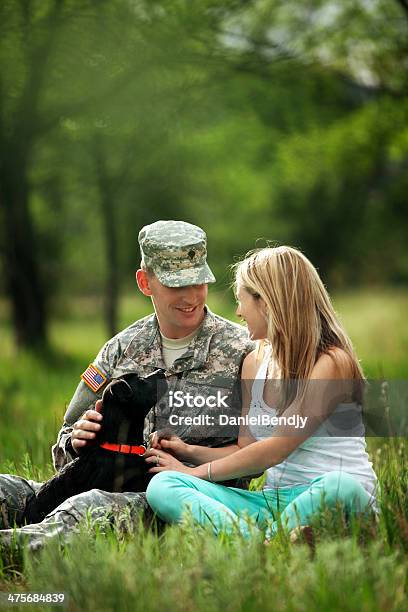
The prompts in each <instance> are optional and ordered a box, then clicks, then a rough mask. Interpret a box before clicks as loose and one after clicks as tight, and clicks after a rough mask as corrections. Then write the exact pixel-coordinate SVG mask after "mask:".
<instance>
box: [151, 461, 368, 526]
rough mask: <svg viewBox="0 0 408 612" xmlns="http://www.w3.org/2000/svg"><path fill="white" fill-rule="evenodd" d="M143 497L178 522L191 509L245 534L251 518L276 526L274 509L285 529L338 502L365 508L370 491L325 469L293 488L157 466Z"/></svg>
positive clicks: (203, 519)
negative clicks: (231, 483) (247, 485)
mask: <svg viewBox="0 0 408 612" xmlns="http://www.w3.org/2000/svg"><path fill="white" fill-rule="evenodd" d="M146 496H147V501H148V503H149V504H150V506H151V508H152V509H153V510H154V512H155V513H156V514H157V515H158V516H159V517H160V518H161V519H163V520H164V521H166V522H168V523H179V522H180V521H181V520H182V517H183V514H184V512H185V511H186V510H187V508H189V509H190V511H191V513H192V516H193V518H194V520H196V521H197V522H198V523H200V524H201V525H204V526H206V525H212V526H213V529H214V533H215V534H218V533H220V532H221V531H224V532H227V533H232V532H236V531H237V530H238V531H239V532H240V533H241V534H242V535H243V536H244V537H249V535H250V529H249V521H248V518H249V519H250V521H251V522H255V523H256V525H257V526H258V527H259V528H261V529H265V528H266V527H267V526H268V525H269V527H268V529H267V531H266V535H267V537H270V536H271V535H273V534H274V533H276V531H277V529H278V515H280V521H281V523H282V526H283V528H284V529H287V530H291V529H293V528H295V527H297V526H299V525H307V524H309V523H310V520H311V518H312V516H313V515H315V514H316V513H318V512H319V510H321V509H322V504H324V505H325V507H332V508H334V507H336V506H337V504H338V503H340V504H341V506H342V507H343V508H344V510H345V511H346V513H347V514H350V513H356V512H365V511H366V510H367V509H368V507H369V504H370V496H369V494H368V493H367V491H366V490H365V489H364V487H363V486H362V485H361V484H360V483H359V482H357V480H355V478H353V477H352V476H350V474H347V473H345V472H327V473H326V474H324V475H322V476H319V477H318V478H315V479H314V480H312V482H311V483H310V485H305V486H297V487H293V488H277V489H264V490H263V491H246V490H243V489H236V488H233V487H225V486H223V485H219V484H215V483H212V482H208V481H206V480H202V479H201V478H196V477H195V476H189V475H187V474H183V473H181V472H174V471H168V472H160V473H159V474H156V476H154V478H152V480H151V481H150V484H149V486H148V488H147V491H146Z"/></svg>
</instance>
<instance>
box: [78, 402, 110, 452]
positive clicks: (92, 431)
mask: <svg viewBox="0 0 408 612" xmlns="http://www.w3.org/2000/svg"><path fill="white" fill-rule="evenodd" d="M101 409H102V400H98V401H97V402H96V404H95V410H86V411H85V412H84V414H83V415H82V416H81V418H80V419H79V420H78V421H76V423H74V428H73V430H72V434H71V444H72V448H73V449H74V451H75V452H76V453H77V454H78V455H79V454H80V452H81V450H82V449H83V448H84V447H85V446H88V445H89V444H92V442H93V441H94V440H95V438H96V435H97V433H98V432H99V431H100V429H101V424H100V423H101V421H102V419H103V416H102V414H101V413H100V412H101Z"/></svg>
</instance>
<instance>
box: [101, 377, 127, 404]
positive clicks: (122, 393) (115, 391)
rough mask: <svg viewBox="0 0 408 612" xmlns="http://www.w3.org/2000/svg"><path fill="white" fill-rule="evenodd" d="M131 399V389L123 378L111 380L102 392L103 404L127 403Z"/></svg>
mask: <svg viewBox="0 0 408 612" xmlns="http://www.w3.org/2000/svg"><path fill="white" fill-rule="evenodd" d="M132 397H133V389H132V387H131V386H130V384H129V383H128V382H127V381H126V380H125V379H124V378H118V379H116V380H112V382H111V383H109V385H108V386H107V387H106V389H105V390H104V392H103V395H102V400H103V403H104V404H105V403H107V402H110V401H114V402H115V403H119V404H122V403H126V402H129V400H131V399H132Z"/></svg>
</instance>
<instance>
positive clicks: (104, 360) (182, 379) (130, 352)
mask: <svg viewBox="0 0 408 612" xmlns="http://www.w3.org/2000/svg"><path fill="white" fill-rule="evenodd" d="M253 348H254V343H253V342H251V341H250V340H249V339H248V334H247V330H246V329H245V328H244V327H243V326H242V325H238V324H236V323H232V322H231V321H228V320H227V319H224V318H222V317H220V316H218V315H216V314H214V313H212V312H211V311H210V309H209V308H208V307H206V316H205V318H204V321H203V323H202V326H201V328H200V331H199V333H198V335H197V336H196V337H195V338H193V340H192V341H191V343H190V345H189V347H188V349H187V351H186V353H184V355H182V356H181V357H180V358H178V359H176V361H175V362H174V364H173V365H172V366H171V368H169V369H166V367H165V364H164V362H163V357H162V350H161V336H160V333H159V328H158V322H157V318H156V315H155V314H152V315H149V316H147V317H144V318H143V319H140V320H139V321H136V322H135V323H133V324H132V325H130V326H129V327H127V328H126V329H125V330H123V331H121V332H120V333H119V334H117V335H116V336H114V337H113V338H112V339H111V340H109V341H108V342H107V343H106V344H105V345H104V346H103V347H102V349H101V350H100V352H99V353H98V355H97V357H96V359H95V361H94V362H93V363H94V365H95V366H96V367H97V368H98V369H99V370H100V371H101V372H102V373H103V374H104V375H105V376H106V377H107V380H108V381H109V380H112V379H114V378H118V377H120V376H122V375H123V374H126V373H130V372H134V373H137V374H139V375H141V376H146V375H147V374H150V373H151V372H153V371H154V370H156V369H157V368H163V369H164V370H166V377H167V382H168V385H169V389H172V390H173V392H174V391H175V390H179V391H183V392H184V393H188V392H190V393H191V394H192V396H194V397H195V396H197V394H200V395H203V396H208V395H215V396H217V393H219V394H220V397H221V396H222V398H223V399H222V400H221V406H220V407H209V406H207V405H204V406H189V405H186V404H184V405H183V406H179V407H174V406H170V402H169V396H170V394H169V393H167V394H165V395H164V396H163V398H162V399H161V400H159V402H158V403H157V404H156V406H154V407H153V408H152V410H151V411H150V413H149V415H148V416H147V418H146V422H145V431H144V434H145V437H147V435H148V434H149V433H150V432H151V431H154V430H155V429H163V428H166V429H168V428H169V417H170V415H172V419H171V421H172V426H171V429H172V431H173V432H174V433H175V434H177V435H179V436H180V437H181V438H183V440H185V441H186V442H188V443H190V444H202V445H205V446H223V445H225V444H231V443H233V442H234V441H236V438H237V435H238V430H237V427H236V426H224V425H218V424H217V422H216V421H217V420H216V418H215V416H217V411H218V413H220V412H222V413H223V414H226V415H227V416H230V415H233V416H237V415H239V414H240V413H241V403H240V394H239V387H240V385H239V375H240V369H241V365H242V361H243V359H244V357H245V355H247V354H248V353H249V352H250V351H251V350H252V349H253ZM102 392H103V388H101V389H100V390H99V391H98V392H97V393H94V392H93V391H92V390H91V389H90V388H89V387H88V386H87V385H86V384H85V383H84V382H83V381H81V382H80V383H79V385H78V387H77V389H76V391H75V394H74V396H73V398H72V400H71V402H70V404H69V406H68V408H67V411H66V413H65V416H64V423H63V426H62V428H61V430H60V432H59V434H58V438H57V442H56V444H55V445H54V446H53V447H52V456H53V463H54V467H55V468H56V469H57V470H59V469H61V468H62V467H63V466H64V465H65V464H66V463H68V462H69V461H71V460H72V459H73V458H74V457H75V456H76V454H75V451H74V450H73V449H72V446H71V432H72V429H73V424H74V423H75V421H77V420H78V419H79V417H80V416H81V415H82V414H83V413H84V411H85V410H87V409H88V408H93V407H94V405H95V402H96V400H97V399H99V398H100V397H101V396H102ZM205 414H208V415H212V416H211V419H212V421H213V422H214V424H213V425H212V426H208V423H206V424H203V423H202V422H201V423H198V424H189V423H185V422H184V419H185V417H199V416H200V415H205ZM174 420H176V421H177V424H176V425H173V422H174ZM187 420H188V419H187ZM195 420H196V421H197V420H200V419H195Z"/></svg>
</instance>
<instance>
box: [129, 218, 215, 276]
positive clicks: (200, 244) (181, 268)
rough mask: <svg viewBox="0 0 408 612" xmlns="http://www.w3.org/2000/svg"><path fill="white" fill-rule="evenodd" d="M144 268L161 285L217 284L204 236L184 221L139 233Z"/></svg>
mask: <svg viewBox="0 0 408 612" xmlns="http://www.w3.org/2000/svg"><path fill="white" fill-rule="evenodd" d="M139 245H140V253H141V256H142V262H143V264H144V265H145V266H146V267H148V268H150V269H151V270H153V272H154V273H155V275H156V276H157V278H158V279H159V281H160V282H161V284H162V285H165V286H166V287H186V286H187V285H202V284H205V283H215V276H214V274H213V273H212V272H211V270H210V268H209V266H208V264H207V261H206V257H207V248H206V245H207V237H206V235H205V232H204V231H203V230H202V229H201V228H199V227H197V225H192V224H191V223H186V222H185V221H156V223H151V224H150V225H145V226H144V227H143V228H142V229H141V230H140V232H139Z"/></svg>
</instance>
